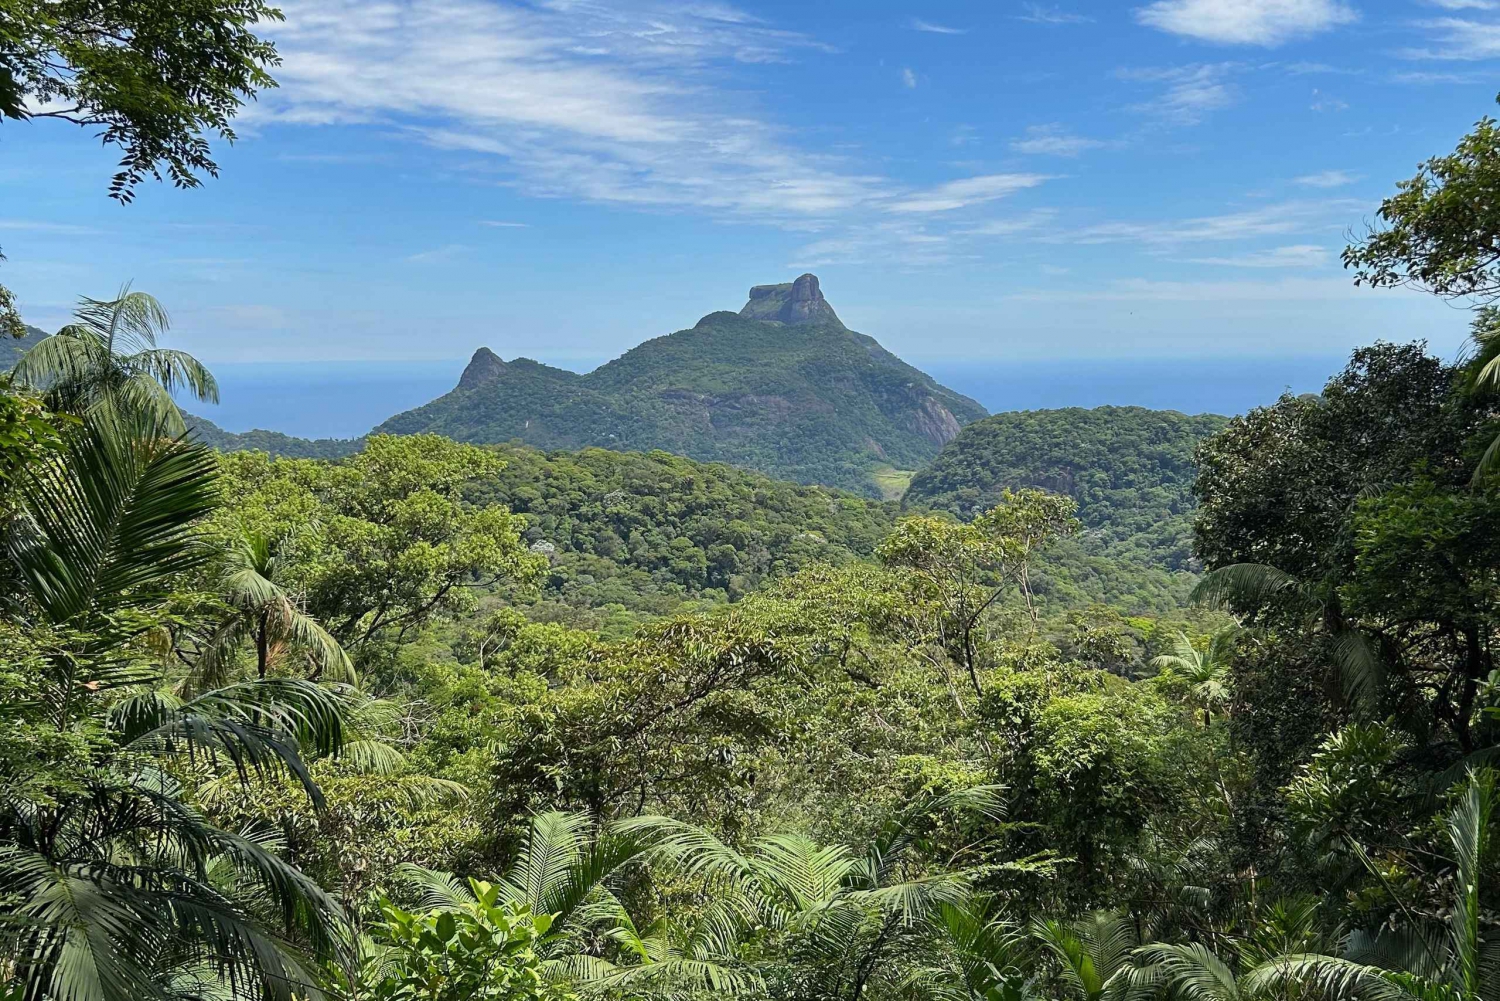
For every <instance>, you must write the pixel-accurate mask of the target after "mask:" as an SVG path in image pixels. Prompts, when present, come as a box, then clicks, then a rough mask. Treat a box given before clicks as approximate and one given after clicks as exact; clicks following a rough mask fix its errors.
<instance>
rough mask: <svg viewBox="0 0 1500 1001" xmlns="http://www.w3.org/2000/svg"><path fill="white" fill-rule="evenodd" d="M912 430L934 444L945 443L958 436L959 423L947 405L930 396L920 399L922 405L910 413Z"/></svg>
mask: <svg viewBox="0 0 1500 1001" xmlns="http://www.w3.org/2000/svg"><path fill="white" fill-rule="evenodd" d="M911 426H912V430H913V431H916V432H917V433H918V434H920V435H921V436H922V437H924V438H926V439H927V440H928V441H930V442H932V443H933V444H934V445H939V446H942V445H946V444H948V443H949V442H950V441H952V440H953V439H954V438H956V437H958V432H959V431H960V430H961V425H960V424H959V423H958V418H956V417H954V416H953V414H952V412H950V411H949V410H948V408H947V407H945V406H943V405H942V404H941V403H939V402H938V401H937V400H935V399H933V398H932V397H930V396H929V397H927V398H926V399H924V400H923V401H922V405H921V406H920V407H919V408H918V409H917V411H916V412H915V413H913V414H912V415H911Z"/></svg>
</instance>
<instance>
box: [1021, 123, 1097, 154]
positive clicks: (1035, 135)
mask: <svg viewBox="0 0 1500 1001" xmlns="http://www.w3.org/2000/svg"><path fill="white" fill-rule="evenodd" d="M1103 145H1105V143H1104V142H1103V141H1102V140H1099V139H1087V138H1085V137H1083V136H1075V135H1073V134H1072V133H1070V132H1069V131H1068V130H1067V129H1066V128H1064V127H1063V126H1061V125H1058V124H1056V123H1053V124H1051V125H1033V126H1031V127H1030V128H1028V129H1027V130H1026V138H1025V139H1017V140H1016V141H1015V142H1012V143H1011V144H1010V148H1011V149H1013V150H1015V151H1016V152H1017V153H1031V154H1040V155H1047V156H1078V155H1079V154H1080V153H1084V152H1087V151H1088V150H1091V149H1098V148H1099V147H1101V146H1103Z"/></svg>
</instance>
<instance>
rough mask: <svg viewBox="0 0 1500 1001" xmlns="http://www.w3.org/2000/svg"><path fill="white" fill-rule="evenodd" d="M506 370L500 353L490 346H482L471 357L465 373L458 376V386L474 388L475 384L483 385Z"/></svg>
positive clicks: (460, 387)
mask: <svg viewBox="0 0 1500 1001" xmlns="http://www.w3.org/2000/svg"><path fill="white" fill-rule="evenodd" d="M504 371H505V362H503V361H501V360H500V356H499V355H497V354H495V352H493V351H491V350H490V349H489V348H480V349H479V350H478V351H475V352H474V357H473V358H470V359H469V364H468V367H467V368H465V369H464V374H463V375H461V376H459V377H458V388H459V389H473V388H474V387H475V386H482V385H484V384H485V383H486V382H489V381H491V380H493V379H495V378H496V377H497V376H499V375H500V373H501V372H504Z"/></svg>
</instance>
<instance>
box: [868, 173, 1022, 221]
mask: <svg viewBox="0 0 1500 1001" xmlns="http://www.w3.org/2000/svg"><path fill="white" fill-rule="evenodd" d="M1049 179H1050V178H1049V177H1048V176H1047V175H1046V174H988V175H985V176H982V177H966V178H964V179H963V180H960V181H949V182H948V183H946V184H940V185H938V186H937V187H935V188H929V189H928V190H926V191H921V192H917V193H915V194H912V195H907V196H906V197H904V198H900V199H897V200H896V201H894V202H892V203H891V206H890V209H891V211H892V212H951V211H953V210H954V209H961V208H966V207H968V206H970V205H980V204H983V203H984V202H992V201H994V200H995V199H997V198H1004V197H1005V196H1006V195H1011V194H1015V193H1016V192H1017V191H1023V190H1025V189H1026V188H1034V187H1037V186H1038V185H1040V184H1042V183H1044V182H1045V181H1047V180H1049Z"/></svg>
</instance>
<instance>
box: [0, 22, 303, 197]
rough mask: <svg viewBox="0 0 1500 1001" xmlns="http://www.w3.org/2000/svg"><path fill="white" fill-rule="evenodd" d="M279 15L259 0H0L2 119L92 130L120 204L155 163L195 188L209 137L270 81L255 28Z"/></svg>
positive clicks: (226, 134) (155, 171) (270, 57)
mask: <svg viewBox="0 0 1500 1001" xmlns="http://www.w3.org/2000/svg"><path fill="white" fill-rule="evenodd" d="M280 19H281V12H280V11H279V10H277V9H276V8H274V7H272V6H271V5H270V4H267V3H265V2H264V0H0V117H3V118H13V119H21V120H36V119H48V118H50V119H55V120H58V121H64V122H72V123H74V124H76V125H80V126H84V127H87V128H101V129H102V130H101V131H100V132H99V138H100V139H101V140H102V141H103V142H104V143H106V144H108V145H112V146H118V147H120V149H121V159H120V169H119V171H118V172H117V173H116V174H115V176H114V179H113V180H112V181H111V182H110V189H109V190H110V195H111V197H114V198H117V199H119V200H121V201H127V202H128V201H130V199H131V198H132V197H133V195H134V191H135V188H136V186H137V185H138V184H140V182H141V181H143V180H145V179H146V178H148V177H153V178H156V179H158V180H160V179H161V178H162V174H163V172H165V173H166V176H167V177H168V178H169V179H170V180H171V181H172V183H173V184H175V185H177V186H178V187H180V188H189V187H195V186H197V185H198V184H200V183H202V182H201V177H200V175H203V174H207V175H209V176H211V177H212V176H216V175H217V174H218V170H219V168H218V164H216V163H215V162H214V160H213V158H212V156H211V155H210V154H211V151H210V147H209V139H210V137H214V136H216V137H218V138H220V139H224V140H226V141H233V140H234V138H235V136H234V131H233V130H232V129H231V128H230V125H229V123H230V119H232V118H233V117H234V116H235V114H236V112H238V111H239V109H240V107H241V106H242V105H243V104H244V102H245V101H246V100H249V99H251V98H253V97H254V96H255V94H256V92H257V91H260V90H263V89H265V88H267V87H273V86H275V81H273V80H272V79H271V77H270V75H269V74H268V73H267V72H266V71H267V69H268V68H270V67H273V66H275V65H277V63H278V62H279V59H278V58H277V55H276V49H275V47H274V46H273V45H272V44H271V43H270V42H268V41H265V40H263V39H261V38H258V37H257V36H256V35H255V33H254V30H253V29H254V28H255V26H256V25H257V24H260V23H262V22H266V21H277V20H280Z"/></svg>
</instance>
